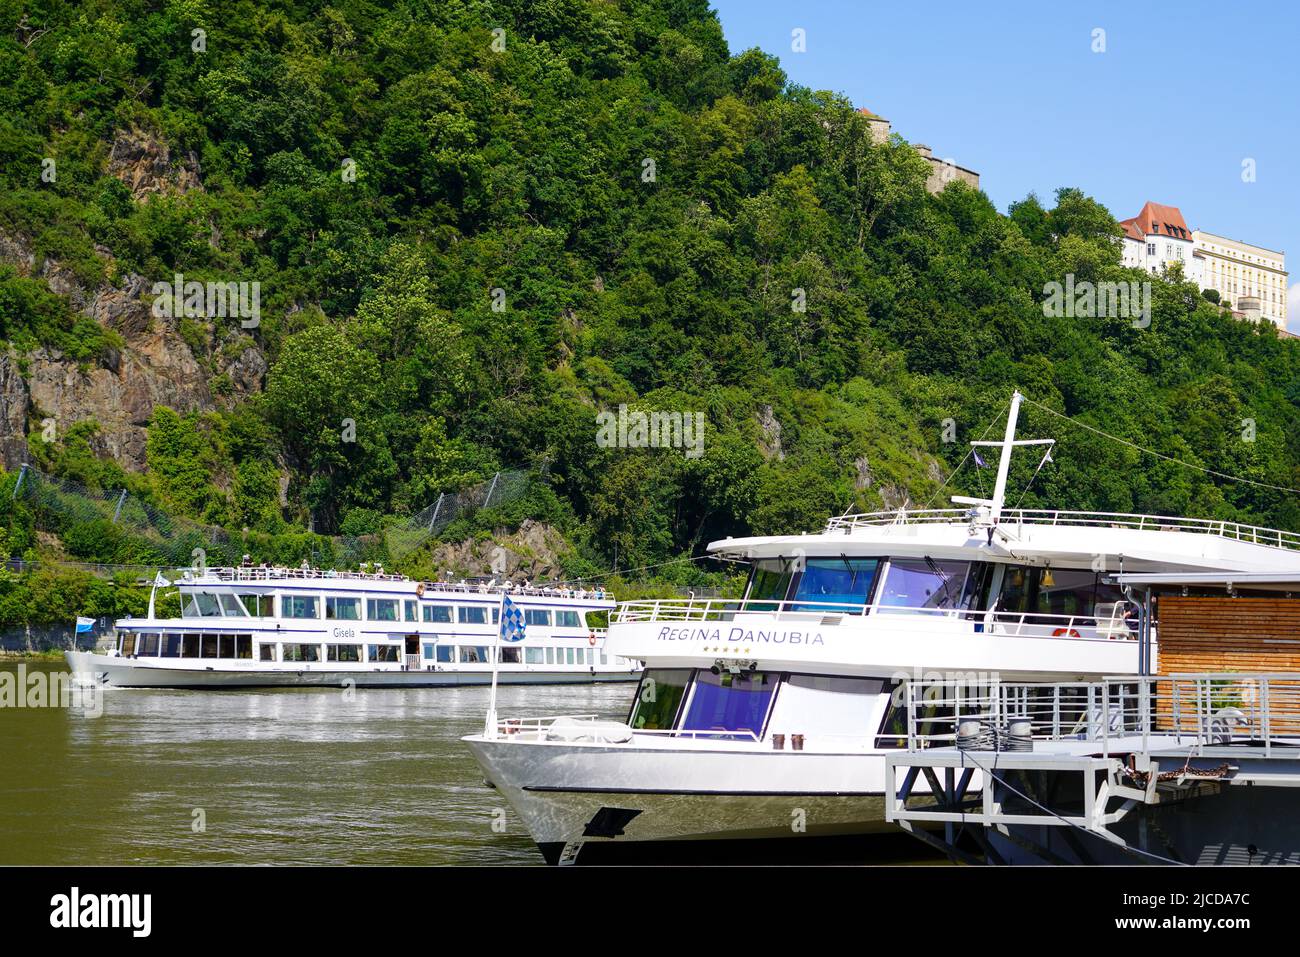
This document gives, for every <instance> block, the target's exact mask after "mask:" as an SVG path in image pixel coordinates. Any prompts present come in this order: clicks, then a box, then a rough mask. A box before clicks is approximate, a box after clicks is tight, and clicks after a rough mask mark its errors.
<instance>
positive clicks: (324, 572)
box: [173, 565, 614, 601]
mask: <svg viewBox="0 0 1300 957" xmlns="http://www.w3.org/2000/svg"><path fill="white" fill-rule="evenodd" d="M181 571H183V572H184V573H185V575H186V577H185V578H183V579H182V580H180V581H179V582H174V583H173V584H182V585H199V584H203V583H211V582H212V580H213V579H215V580H216V581H219V582H231V583H243V582H250V583H258V584H273V583H274V582H277V581H321V582H333V581H370V582H412V583H414V584H417V585H420V584H422V585H424V592H423V594H424V595H425V596H426V597H427V596H428V594H429V593H430V592H437V593H439V594H442V593H446V594H453V595H454V594H461V595H500V594H501V593H502V592H504V593H505V594H507V595H524V596H528V597H536V598H576V599H580V600H592V601H613V600H614V596H613V595H612V594H611V593H610V592H608V591H606V590H605V589H603V588H570V587H561V586H555V585H533V584H529V583H520V582H513V581H505V582H498V581H495V580H493V581H488V582H482V581H467V580H466V581H459V582H454V581H452V582H444V581H437V582H430V581H426V582H416V581H414V579H411V578H408V577H407V576H406V575H390V574H387V573H385V572H361V571H336V570H334V569H332V568H301V567H299V568H292V567H288V566H270V565H236V566H223V567H215V566H214V567H210V568H206V569H204V570H203V572H202V573H200V574H197V575H196V574H195V573H194V570H193V569H181Z"/></svg>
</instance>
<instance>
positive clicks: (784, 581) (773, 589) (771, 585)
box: [745, 558, 794, 611]
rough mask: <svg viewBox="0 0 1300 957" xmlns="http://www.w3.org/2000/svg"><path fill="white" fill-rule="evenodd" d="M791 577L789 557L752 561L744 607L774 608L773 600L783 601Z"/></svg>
mask: <svg viewBox="0 0 1300 957" xmlns="http://www.w3.org/2000/svg"><path fill="white" fill-rule="evenodd" d="M793 577H794V561H793V560H791V559H786V558H763V559H759V560H758V561H756V562H754V571H753V574H752V575H751V576H750V579H749V594H748V595H747V596H746V601H745V607H746V608H747V609H755V610H759V611H761V610H763V609H765V608H767V609H774V607H775V606H774V604H773V603H774V602H781V601H785V596H786V592H788V591H789V590H790V580H791V579H792V578H793Z"/></svg>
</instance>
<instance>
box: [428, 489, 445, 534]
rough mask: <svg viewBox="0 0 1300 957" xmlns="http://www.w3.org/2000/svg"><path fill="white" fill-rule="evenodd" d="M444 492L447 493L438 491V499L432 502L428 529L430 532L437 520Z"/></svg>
mask: <svg viewBox="0 0 1300 957" xmlns="http://www.w3.org/2000/svg"><path fill="white" fill-rule="evenodd" d="M446 494H447V493H446V492H439V493H438V501H437V502H435V503H434V506H433V517H432V518H430V519H429V531H430V533H432V532H433V526H434V523H435V522H437V521H438V513H439V512H441V511H442V499H443V496H445V495H446Z"/></svg>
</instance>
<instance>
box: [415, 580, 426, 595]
mask: <svg viewBox="0 0 1300 957" xmlns="http://www.w3.org/2000/svg"><path fill="white" fill-rule="evenodd" d="M415 596H416V597H417V598H423V597H424V582H420V584H418V585H416V586H415Z"/></svg>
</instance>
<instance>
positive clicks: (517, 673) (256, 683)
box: [65, 651, 640, 688]
mask: <svg viewBox="0 0 1300 957" xmlns="http://www.w3.org/2000/svg"><path fill="white" fill-rule="evenodd" d="M65 657H66V658H67V661H68V666H69V667H70V668H71V669H72V671H73V673H74V674H75V675H76V676H77V677H78V678H79V679H80V680H82V681H87V682H91V683H94V684H97V685H99V686H101V687H105V688H297V687H308V688H310V687H334V688H338V687H344V686H349V685H351V686H356V687H370V688H376V687H387V688H392V687H399V688H437V687H451V686H461V685H486V684H490V683H491V682H492V671H491V669H490V668H489V667H486V666H480V667H478V668H475V669H474V670H469V669H466V670H456V671H449V670H444V671H415V670H412V671H402V670H399V669H391V670H388V669H385V670H380V669H376V668H373V667H365V666H361V667H355V668H351V669H346V670H345V669H338V668H330V667H329V666H327V665H323V664H312V665H309V666H305V667H303V668H302V669H301V670H298V669H293V668H291V667H285V666H283V665H275V666H274V667H273V668H271V667H267V666H266V665H265V664H263V663H260V662H251V661H250V662H247V663H244V664H236V663H234V662H231V661H223V660H218V661H217V662H216V663H214V664H213V665H211V666H207V665H198V666H197V667H195V666H185V667H176V666H171V665H168V664H163V663H161V662H159V661H158V660H157V659H154V660H151V661H150V662H149V663H145V662H142V661H139V660H137V659H128V658H121V657H117V656H112V655H100V654H94V653H91V652H85V651H70V652H67V653H66V654H65ZM186 664H187V665H189V663H188V662H186ZM195 664H198V663H197V662H196V663H195ZM639 677H640V672H639V671H626V670H625V671H614V670H610V669H603V670H602V669H600V668H596V669H591V668H581V669H579V668H573V669H567V670H561V669H555V668H551V669H546V668H545V667H544V666H543V667H538V668H531V667H529V666H523V667H522V668H521V666H519V665H505V666H503V667H502V668H501V670H500V671H499V672H498V675H497V683H498V684H502V685H512V684H594V683H597V682H606V681H635V680H637V679H638V678H639Z"/></svg>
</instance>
